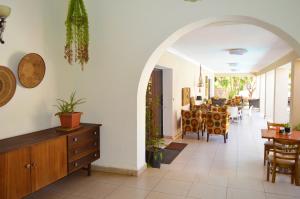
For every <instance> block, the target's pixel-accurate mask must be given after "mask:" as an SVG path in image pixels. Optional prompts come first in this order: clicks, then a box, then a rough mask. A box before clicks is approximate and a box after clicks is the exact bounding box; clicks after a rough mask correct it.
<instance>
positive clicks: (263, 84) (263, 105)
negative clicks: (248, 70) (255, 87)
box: [259, 74, 266, 117]
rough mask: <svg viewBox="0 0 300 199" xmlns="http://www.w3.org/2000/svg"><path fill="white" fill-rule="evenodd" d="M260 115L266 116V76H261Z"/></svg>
mask: <svg viewBox="0 0 300 199" xmlns="http://www.w3.org/2000/svg"><path fill="white" fill-rule="evenodd" d="M259 102H260V105H259V106H260V114H261V116H263V117H265V115H266V74H262V75H260V89H259Z"/></svg>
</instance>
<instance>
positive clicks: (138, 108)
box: [0, 0, 300, 170]
mask: <svg viewBox="0 0 300 199" xmlns="http://www.w3.org/2000/svg"><path fill="white" fill-rule="evenodd" d="M1 3H5V4H6V3H7V4H8V5H11V7H12V16H11V17H10V18H8V23H7V30H6V33H5V36H6V40H7V42H10V44H9V43H7V44H6V45H2V46H0V51H1V52H0V54H1V58H0V61H1V63H2V64H4V65H6V64H8V62H9V60H10V57H12V55H13V54H16V53H18V52H20V51H21V52H25V51H29V50H30V51H40V53H41V54H42V55H43V56H44V57H45V59H46V61H47V69H48V70H47V74H46V77H45V81H44V82H43V83H42V85H40V87H39V88H36V89H34V90H27V89H22V88H19V87H18V89H17V95H16V96H15V97H14V99H13V101H12V102H11V103H10V104H8V105H7V106H5V107H3V108H0V121H1V127H0V128H1V129H0V130H1V137H9V136H13V135H16V134H21V133H23V132H27V131H31V130H36V129H39V128H44V127H46V126H51V125H55V124H54V123H56V119H55V118H52V113H53V112H54V110H53V107H52V106H51V105H52V104H53V103H54V99H55V98H56V96H60V97H63V96H64V95H69V93H70V92H71V91H72V90H73V89H74V88H76V89H77V92H78V95H79V96H80V97H85V98H87V100H88V102H87V103H86V104H84V105H83V106H82V107H81V108H80V111H83V112H84V118H83V121H84V122H97V123H99V122H101V123H103V127H102V129H101V159H100V160H99V161H97V162H96V164H97V165H101V166H107V167H116V168H123V169H132V170H138V169H140V168H141V167H143V166H144V165H145V118H144V115H145V114H144V112H145V110H144V109H145V101H144V100H145V91H146V85H147V82H148V80H149V76H150V73H151V71H152V69H153V67H154V66H155V64H157V60H158V58H159V57H160V56H161V54H160V51H156V50H158V46H160V45H161V44H162V42H164V41H166V42H165V43H164V47H168V46H169V44H172V42H174V41H175V40H176V37H172V39H168V40H166V39H167V38H169V36H170V35H172V34H173V33H175V32H176V31H177V30H179V29H181V28H183V27H185V26H187V25H190V26H189V27H192V26H193V23H194V22H198V23H197V26H199V25H201V24H202V25H203V24H208V23H209V22H215V21H216V20H218V19H223V18H224V17H223V16H229V15H230V16H233V15H243V16H249V17H253V20H254V19H259V20H261V21H264V22H266V23H267V24H272V25H274V26H272V25H269V26H268V28H270V29H272V30H273V31H276V32H277V33H281V34H282V35H281V36H282V37H283V38H285V39H287V41H288V42H290V44H291V45H292V46H293V47H295V48H296V51H297V52H298V53H299V52H300V46H299V45H298V43H296V42H299V41H300V29H299V28H298V27H299V24H300V18H295V16H294V15H292V14H290V13H297V12H298V8H299V4H300V2H299V1H298V0H290V1H289V3H286V1H276V2H274V1H273V0H265V1H261V0H252V1H248V0H223V1H220V0H210V1H201V2H198V3H189V2H185V1H183V0H178V1H174V0H164V1H161V0H153V1H146V0H131V1H124V0H119V1H111V0H101V1H85V3H86V5H87V9H88V12H89V17H90V18H89V20H90V33H91V34H90V37H91V42H90V45H91V47H90V52H91V54H90V62H89V64H88V65H87V67H86V70H85V71H84V72H81V71H80V67H79V66H77V67H75V66H74V67H70V66H67V64H66V62H65V60H64V59H63V46H64V38H65V29H64V21H65V16H66V11H67V9H66V8H67V3H68V2H67V1H61V0H51V1H49V0H27V1H21V0H1ZM53 13H55V14H53ZM13 15H14V16H13ZM247 20H248V18H247ZM241 21H243V20H241ZM266 23H264V25H266ZM195 26H196V25H195ZM277 27H278V28H277ZM194 28H196V27H194ZM281 29H282V30H284V31H285V32H286V33H288V34H283V33H282V31H281ZM185 30H186V29H181V30H180V31H179V32H176V33H180V34H179V35H182V34H183V33H184V31H185ZM289 35H290V36H291V37H293V38H294V39H295V41H293V40H292V39H291V38H290V37H289ZM43 37H45V38H47V39H46V40H45V38H43ZM45 41H47V43H44V42H45ZM11 42H13V43H11ZM43 50H44V51H43ZM151 56H152V57H151ZM149 57H151V59H149ZM154 58H155V59H154ZM156 58H157V60H156ZM12 60H14V61H15V60H16V59H15V58H13V59H12ZM148 61H149V62H148ZM146 64H147V66H148V67H146V69H145V65H146ZM10 67H15V66H13V65H12V64H10ZM144 69H145V71H144ZM143 71H144V72H143ZM60 80H62V81H60ZM61 82H64V83H61ZM140 82H142V83H141V84H140ZM57 89H58V90H57ZM51 98H52V99H51ZM120 101H121V102H122V103H120ZM25 103H26V104H25ZM16 113H17V114H16ZM2 132H4V133H2Z"/></svg>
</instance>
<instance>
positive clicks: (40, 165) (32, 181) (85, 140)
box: [0, 124, 101, 199]
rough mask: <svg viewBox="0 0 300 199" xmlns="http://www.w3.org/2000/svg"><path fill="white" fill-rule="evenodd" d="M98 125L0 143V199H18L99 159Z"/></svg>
mask: <svg viewBox="0 0 300 199" xmlns="http://www.w3.org/2000/svg"><path fill="white" fill-rule="evenodd" d="M100 126H101V125H100V124H81V128H79V129H78V130H74V131H71V132H63V131H59V130H58V128H51V129H46V130H42V131H38V132H34V133H30V134H26V135H21V136H17V137H13V138H8V139H4V140H0V199H20V198H22V197H24V196H26V195H29V194H30V193H33V192H35V191H37V190H39V189H41V188H43V187H45V186H47V185H49V184H51V183H53V182H55V181H57V180H59V179H61V178H63V177H65V176H67V175H68V174H70V173H72V172H74V171H77V170H79V169H82V168H84V169H87V171H88V175H90V174H91V163H92V162H93V161H95V160H97V159H99V158H100Z"/></svg>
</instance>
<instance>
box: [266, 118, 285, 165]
mask: <svg viewBox="0 0 300 199" xmlns="http://www.w3.org/2000/svg"><path fill="white" fill-rule="evenodd" d="M267 125H268V130H276V131H279V129H280V127H284V124H280V123H272V122H267ZM272 148H273V140H268V141H266V142H265V143H264V165H266V161H267V156H268V155H269V152H270V151H271V150H272Z"/></svg>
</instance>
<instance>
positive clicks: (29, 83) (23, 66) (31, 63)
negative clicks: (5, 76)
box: [18, 53, 46, 88]
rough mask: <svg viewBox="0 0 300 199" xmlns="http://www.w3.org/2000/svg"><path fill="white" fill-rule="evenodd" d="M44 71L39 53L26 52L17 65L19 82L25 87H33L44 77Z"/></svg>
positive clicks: (43, 63)
mask: <svg viewBox="0 0 300 199" xmlns="http://www.w3.org/2000/svg"><path fill="white" fill-rule="evenodd" d="M45 71H46V66H45V62H44V60H43V58H42V57H41V56H40V55H38V54H36V53H30V54H27V55H25V56H24V57H23V58H22V59H21V61H20V63H19V67H18V76H19V80H20V83H21V84H22V86H24V87H26V88H34V87H36V86H38V85H39V84H40V83H41V82H42V80H43V79H44V76H45Z"/></svg>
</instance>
